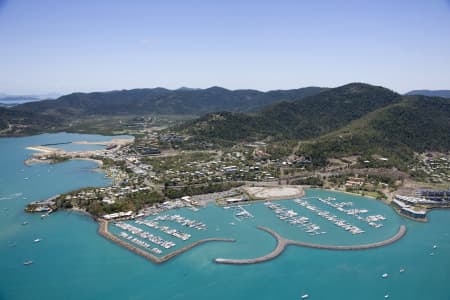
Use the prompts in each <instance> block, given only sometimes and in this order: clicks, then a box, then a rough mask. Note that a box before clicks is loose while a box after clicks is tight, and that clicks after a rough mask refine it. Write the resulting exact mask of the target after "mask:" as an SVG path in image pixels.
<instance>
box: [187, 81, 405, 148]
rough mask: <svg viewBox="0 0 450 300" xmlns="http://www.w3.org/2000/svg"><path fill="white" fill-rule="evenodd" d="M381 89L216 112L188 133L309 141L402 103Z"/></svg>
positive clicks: (351, 89) (347, 89) (343, 90)
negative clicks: (248, 111) (253, 109)
mask: <svg viewBox="0 0 450 300" xmlns="http://www.w3.org/2000/svg"><path fill="white" fill-rule="evenodd" d="M401 99H402V98H401V96H400V95H399V94H396V93H394V92H392V91H390V90H388V89H385V88H382V87H376V86H371V85H368V84H362V83H352V84H348V85H345V86H342V87H338V88H334V89H329V90H326V91H323V92H321V93H319V94H317V95H314V96H310V97H306V98H304V99H301V100H297V101H293V102H281V103H276V104H273V105H271V106H268V107H266V108H265V109H263V110H262V111H260V112H259V113H256V114H252V115H248V114H237V113H213V114H208V115H206V116H203V117H201V118H200V119H198V120H195V121H193V122H190V123H187V124H186V125H184V126H183V127H181V128H180V129H181V130H183V131H184V132H186V133H189V134H192V135H195V136H198V137H204V138H214V139H219V140H220V139H222V140H233V141H239V140H248V139H260V138H266V137H272V138H275V139H286V138H289V139H292V138H295V139H308V138H313V137H318V136H320V135H322V134H325V133H327V132H330V131H333V130H336V129H338V128H340V127H343V126H345V125H347V124H348V123H349V122H351V121H353V120H356V119H359V118H361V117H363V116H364V115H366V114H368V113H369V112H371V111H374V110H377V109H379V108H381V107H385V106H387V105H390V104H393V103H397V102H399V101H401Z"/></svg>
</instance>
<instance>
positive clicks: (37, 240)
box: [33, 238, 41, 243]
mask: <svg viewBox="0 0 450 300" xmlns="http://www.w3.org/2000/svg"><path fill="white" fill-rule="evenodd" d="M40 241H41V239H40V238H37V239H35V240H34V241H33V242H35V243H39V242H40Z"/></svg>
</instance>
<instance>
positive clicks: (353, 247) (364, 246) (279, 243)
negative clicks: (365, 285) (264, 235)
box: [214, 225, 406, 265]
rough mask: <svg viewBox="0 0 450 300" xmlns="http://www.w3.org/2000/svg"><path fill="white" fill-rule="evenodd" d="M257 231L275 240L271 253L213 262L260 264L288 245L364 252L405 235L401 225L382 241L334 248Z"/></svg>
mask: <svg viewBox="0 0 450 300" xmlns="http://www.w3.org/2000/svg"><path fill="white" fill-rule="evenodd" d="M258 229H261V230H264V231H266V232H268V233H269V234H271V235H272V236H273V237H274V238H275V239H276V240H277V246H276V247H275V249H274V250H273V251H272V252H270V253H269V254H266V255H264V256H261V257H257V258H250V259H229V258H216V259H214V262H216V263H218V264H232V265H249V264H256V263H261V262H265V261H268V260H272V259H274V258H276V257H278V256H279V255H280V254H281V253H283V251H284V249H285V248H286V246H288V245H294V246H301V247H308V248H316V249H326V250H364V249H371V248H378V247H383V246H386V245H389V244H392V243H394V242H396V241H398V240H399V239H401V238H402V237H403V236H404V235H405V234H406V226H405V225H401V226H400V228H399V230H398V231H397V233H396V234H395V235H393V236H392V237H390V238H388V239H386V240H384V241H380V242H375V243H370V244H361V245H341V246H338V245H336V246H334V245H320V244H313V243H306V242H300V241H294V240H288V239H285V238H283V237H282V236H281V235H279V234H278V233H276V232H275V231H273V230H272V229H269V228H266V227H263V226H258Z"/></svg>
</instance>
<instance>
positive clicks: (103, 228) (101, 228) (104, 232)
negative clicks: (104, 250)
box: [97, 219, 235, 264]
mask: <svg viewBox="0 0 450 300" xmlns="http://www.w3.org/2000/svg"><path fill="white" fill-rule="evenodd" d="M97 221H98V233H99V234H100V235H101V236H103V237H105V238H107V239H108V240H110V241H112V242H114V243H116V244H119V245H121V246H122V247H125V248H127V249H128V250H130V251H132V252H134V253H136V254H137V255H140V256H142V257H144V258H146V259H148V260H150V261H151V262H153V263H156V264H160V263H163V262H166V261H168V260H169V259H171V258H174V257H175V256H177V255H180V254H182V253H184V252H186V251H188V250H190V249H192V248H194V247H196V246H198V245H200V244H204V243H208V242H235V240H234V239H225V238H208V239H203V240H199V241H196V242H194V243H192V244H190V245H187V246H186V247H183V248H181V249H178V250H176V251H173V252H171V253H169V254H167V255H165V256H162V257H158V256H155V255H153V254H151V253H150V252H147V251H145V250H143V249H141V248H139V247H136V246H133V245H132V244H130V243H127V242H126V241H124V240H121V239H120V238H118V237H117V236H115V235H114V234H112V233H110V232H109V231H108V223H109V222H108V221H106V220H102V219H99V220H97Z"/></svg>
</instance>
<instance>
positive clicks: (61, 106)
mask: <svg viewBox="0 0 450 300" xmlns="http://www.w3.org/2000/svg"><path fill="white" fill-rule="evenodd" d="M323 90H325V88H319V87H307V88H300V89H293V90H275V91H269V92H261V91H257V90H234V91H232V90H227V89H224V88H221V87H211V88H207V89H186V88H183V89H178V90H168V89H164V88H154V89H133V90H121V91H111V92H96V93H73V94H69V95H65V96H62V97H60V98H58V99H56V100H46V101H40V102H35V103H26V104H23V105H18V106H16V107H14V109H15V110H18V111H25V112H33V113H39V114H44V115H56V116H64V117H74V118H80V117H83V118H84V117H86V116H92V115H121V114H128V115H130V114H137V115H142V114H190V115H201V114H204V113H208V112H213V111H233V112H238V111H240V112H250V111H255V110H258V109H261V108H262V107H264V106H266V105H269V104H272V103H274V102H276V101H281V100H287V101H294V100H300V99H303V98H304V97H307V96H311V95H315V94H317V93H320V92H322V91H323Z"/></svg>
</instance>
